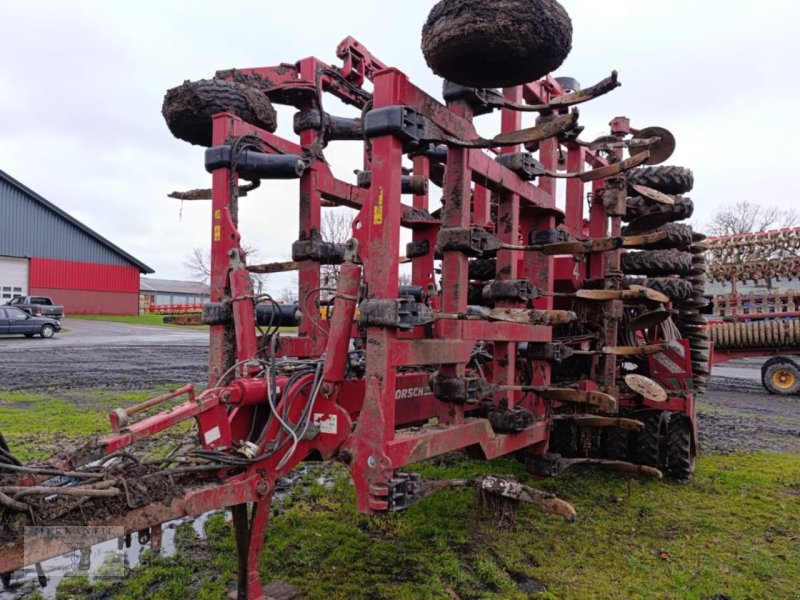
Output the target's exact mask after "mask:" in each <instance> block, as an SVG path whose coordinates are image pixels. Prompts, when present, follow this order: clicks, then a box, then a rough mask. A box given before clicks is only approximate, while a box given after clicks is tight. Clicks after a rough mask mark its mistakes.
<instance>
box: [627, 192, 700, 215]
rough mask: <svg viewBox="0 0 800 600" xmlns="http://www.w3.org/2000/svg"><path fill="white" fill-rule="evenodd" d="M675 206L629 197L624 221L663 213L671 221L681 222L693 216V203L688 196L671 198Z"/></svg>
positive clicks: (638, 197)
mask: <svg viewBox="0 0 800 600" xmlns="http://www.w3.org/2000/svg"><path fill="white" fill-rule="evenodd" d="M672 199H673V200H674V201H675V204H672V205H669V204H661V203H660V202H655V201H653V200H650V199H649V198H643V197H641V196H631V197H630V198H628V200H627V201H626V209H625V217H624V219H625V221H633V220H634V219H638V218H639V217H643V216H645V215H652V214H656V213H665V214H668V215H669V218H670V220H671V221H682V220H684V219H688V218H689V217H691V216H692V215H693V214H694V202H692V199H691V198H689V197H688V196H672Z"/></svg>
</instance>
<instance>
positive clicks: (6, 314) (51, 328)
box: [0, 306, 61, 338]
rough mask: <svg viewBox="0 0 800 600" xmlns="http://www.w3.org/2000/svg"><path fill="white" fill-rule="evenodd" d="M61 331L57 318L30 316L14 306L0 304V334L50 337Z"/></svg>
mask: <svg viewBox="0 0 800 600" xmlns="http://www.w3.org/2000/svg"><path fill="white" fill-rule="evenodd" d="M59 331H61V323H59V322H58V319H51V318H50V317H32V316H31V315H29V314H28V313H26V312H25V311H24V310H22V309H21V308H17V307H16V306H0V334H21V335H24V336H25V337H33V336H34V335H40V336H42V337H43V338H51V337H53V335H55V334H56V333H57V332H59Z"/></svg>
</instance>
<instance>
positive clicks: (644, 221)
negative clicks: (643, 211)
mask: <svg viewBox="0 0 800 600" xmlns="http://www.w3.org/2000/svg"><path fill="white" fill-rule="evenodd" d="M670 221H672V215H671V214H670V213H668V212H654V213H650V214H647V215H642V216H641V217H636V218H635V219H634V220H633V221H631V222H630V223H628V231H630V232H633V231H652V230H653V229H658V228H659V227H661V226H662V225H666V224H667V223H669V222H670Z"/></svg>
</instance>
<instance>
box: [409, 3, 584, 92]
mask: <svg viewBox="0 0 800 600" xmlns="http://www.w3.org/2000/svg"><path fill="white" fill-rule="evenodd" d="M571 49H572V21H571V20H570V18H569V15H568V14H567V11H566V10H564V7H562V6H561V5H560V4H559V3H558V2H556V1H555V0H493V1H487V0H441V2H439V3H438V4H436V5H435V6H434V7H433V8H432V9H431V12H430V14H429V15H428V20H427V22H426V23H425V26H424V27H423V29H422V53H423V54H424V55H425V60H426V61H427V63H428V66H429V67H430V68H431V69H432V70H433V72H434V73H436V74H437V75H440V76H441V77H444V78H445V79H447V80H449V81H453V82H455V83H458V84H461V85H466V86H471V87H506V86H514V85H520V84H523V83H527V82H530V81H535V80H537V79H540V78H541V77H543V76H544V75H547V74H548V73H550V72H552V71H554V70H555V69H557V68H558V67H559V66H560V65H561V63H563V62H564V60H565V59H566V58H567V55H568V54H569V51H570V50H571Z"/></svg>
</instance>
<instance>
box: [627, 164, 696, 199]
mask: <svg viewBox="0 0 800 600" xmlns="http://www.w3.org/2000/svg"><path fill="white" fill-rule="evenodd" d="M625 179H626V180H627V182H628V185H629V186H633V185H643V186H645V187H649V188H653V189H654V190H658V191H659V192H663V193H664V194H685V193H686V192H690V191H692V188H693V187H694V174H693V173H692V170H691V169H687V168H685V167H665V166H663V165H661V166H657V167H642V168H640V169H632V170H630V171H628V172H627V173H626V174H625Z"/></svg>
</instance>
